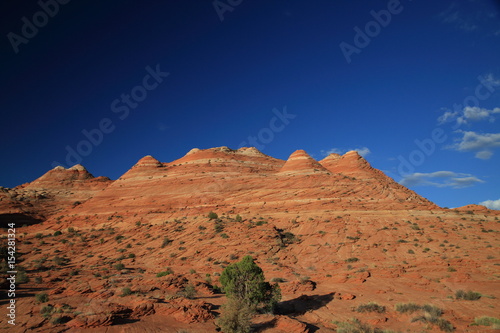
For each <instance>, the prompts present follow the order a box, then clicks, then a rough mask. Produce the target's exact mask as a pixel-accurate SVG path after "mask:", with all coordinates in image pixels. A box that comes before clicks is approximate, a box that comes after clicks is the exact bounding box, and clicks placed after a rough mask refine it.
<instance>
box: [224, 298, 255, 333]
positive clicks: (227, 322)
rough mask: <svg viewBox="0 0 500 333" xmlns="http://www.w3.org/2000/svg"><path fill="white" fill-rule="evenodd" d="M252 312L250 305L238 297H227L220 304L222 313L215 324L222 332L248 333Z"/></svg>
mask: <svg viewBox="0 0 500 333" xmlns="http://www.w3.org/2000/svg"><path fill="white" fill-rule="evenodd" d="M253 314H254V309H252V307H251V306H249V305H248V304H246V303H244V302H241V301H239V300H238V299H234V298H229V299H228V300H227V303H226V304H224V305H223V306H222V314H221V316H220V317H219V318H218V319H217V321H216V324H217V325H218V326H219V327H220V328H221V330H222V332H227V333H249V332H250V328H251V321H250V320H251V318H252V315H253Z"/></svg>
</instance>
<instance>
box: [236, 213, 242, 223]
mask: <svg viewBox="0 0 500 333" xmlns="http://www.w3.org/2000/svg"><path fill="white" fill-rule="evenodd" d="M234 219H235V220H236V222H241V221H243V219H242V218H241V216H240V214H238V215H236V217H235V218H234Z"/></svg>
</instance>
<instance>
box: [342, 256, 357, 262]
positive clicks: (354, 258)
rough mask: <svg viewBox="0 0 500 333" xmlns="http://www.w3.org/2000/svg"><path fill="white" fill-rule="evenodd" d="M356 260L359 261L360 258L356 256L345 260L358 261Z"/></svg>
mask: <svg viewBox="0 0 500 333" xmlns="http://www.w3.org/2000/svg"><path fill="white" fill-rule="evenodd" d="M356 261H359V259H358V258H356V257H352V258H347V259H346V260H345V262H349V263H351V262H356Z"/></svg>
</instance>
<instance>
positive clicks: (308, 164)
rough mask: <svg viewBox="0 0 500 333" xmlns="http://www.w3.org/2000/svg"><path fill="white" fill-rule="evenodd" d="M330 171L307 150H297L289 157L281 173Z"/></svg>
mask: <svg viewBox="0 0 500 333" xmlns="http://www.w3.org/2000/svg"><path fill="white" fill-rule="evenodd" d="M314 172H325V173H326V172H328V170H326V169H325V168H324V167H323V166H322V165H321V164H320V163H319V162H318V161H316V160H315V159H314V158H312V157H311V156H310V155H309V154H308V153H307V152H306V151H305V150H302V149H300V150H296V151H294V152H293V153H292V154H291V155H290V157H288V159H287V161H286V163H285V165H283V167H282V168H281V170H280V173H314Z"/></svg>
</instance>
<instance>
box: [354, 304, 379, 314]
mask: <svg viewBox="0 0 500 333" xmlns="http://www.w3.org/2000/svg"><path fill="white" fill-rule="evenodd" d="M356 311H357V312H377V313H384V312H385V306H383V305H378V304H377V303H375V302H370V303H367V304H362V305H360V306H358V308H357V309H356Z"/></svg>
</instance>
